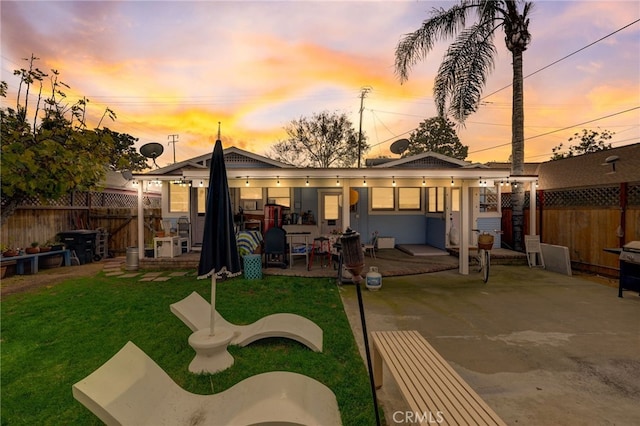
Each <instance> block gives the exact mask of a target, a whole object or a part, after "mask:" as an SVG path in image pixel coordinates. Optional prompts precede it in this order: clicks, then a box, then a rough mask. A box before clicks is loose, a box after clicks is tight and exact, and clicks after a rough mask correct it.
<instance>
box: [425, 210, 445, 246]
mask: <svg viewBox="0 0 640 426" xmlns="http://www.w3.org/2000/svg"><path fill="white" fill-rule="evenodd" d="M426 222H427V225H426V232H425V235H426V242H427V244H428V245H430V246H433V247H436V248H439V249H441V250H446V248H447V246H446V240H445V237H446V222H445V220H444V218H441V217H427V218H426Z"/></svg>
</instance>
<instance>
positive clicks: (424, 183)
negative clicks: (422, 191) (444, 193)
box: [422, 176, 427, 186]
mask: <svg viewBox="0 0 640 426" xmlns="http://www.w3.org/2000/svg"><path fill="white" fill-rule="evenodd" d="M426 185H427V181H426V180H425V179H424V176H422V186H426Z"/></svg>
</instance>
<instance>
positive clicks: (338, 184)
mask: <svg viewBox="0 0 640 426" xmlns="http://www.w3.org/2000/svg"><path fill="white" fill-rule="evenodd" d="M336 186H340V176H336Z"/></svg>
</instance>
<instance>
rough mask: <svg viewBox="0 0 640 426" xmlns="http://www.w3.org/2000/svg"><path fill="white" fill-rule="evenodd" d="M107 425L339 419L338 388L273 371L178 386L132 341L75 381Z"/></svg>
mask: <svg viewBox="0 0 640 426" xmlns="http://www.w3.org/2000/svg"><path fill="white" fill-rule="evenodd" d="M72 392H73V397H74V398H75V399H76V400H78V401H79V402H80V403H81V404H82V405H84V406H85V407H87V408H88V409H89V410H90V411H91V412H92V413H93V414H95V415H96V416H97V417H98V418H99V419H100V420H102V421H103V422H104V423H106V424H107V425H135V426H142V425H153V426H159V425H195V424H199V425H214V424H215V425H234V426H236V425H255V424H292V425H294V424H295V425H340V424H341V420H340V411H339V409H338V403H337V401H336V397H335V395H334V393H333V392H332V391H331V389H329V388H328V387H326V386H325V385H323V384H322V383H320V382H318V381H317V380H315V379H312V378H310V377H307V376H304V375H302V374H298V373H291V372H285V371H274V372H268V373H262V374H257V375H255V376H252V377H249V378H247V379H245V380H242V381H241V382H239V383H237V384H236V385H234V386H232V387H230V388H229V389H227V390H225V391H223V392H219V393H216V394H213V395H199V394H194V393H191V392H188V391H186V390H184V389H182V388H181V387H180V386H178V385H177V384H176V383H175V382H174V381H173V380H172V379H171V377H169V375H168V374H167V373H166V372H165V371H164V370H162V368H160V367H159V366H158V364H156V363H155V362H154V361H153V360H152V359H151V358H149V357H148V356H147V354H145V353H144V352H143V351H142V350H141V349H140V348H138V347H137V346H136V345H135V344H133V343H132V342H128V343H127V344H126V345H125V346H124V347H123V348H122V349H121V350H120V351H119V352H118V353H117V354H115V355H114V356H113V357H112V358H111V359H110V360H108V361H107V362H106V363H105V364H103V365H102V366H101V367H99V368H98V369H97V370H96V371H94V372H93V373H91V374H90V375H89V376H87V377H85V378H84V379H82V380H80V381H79V382H78V383H76V384H74V385H73V387H72Z"/></svg>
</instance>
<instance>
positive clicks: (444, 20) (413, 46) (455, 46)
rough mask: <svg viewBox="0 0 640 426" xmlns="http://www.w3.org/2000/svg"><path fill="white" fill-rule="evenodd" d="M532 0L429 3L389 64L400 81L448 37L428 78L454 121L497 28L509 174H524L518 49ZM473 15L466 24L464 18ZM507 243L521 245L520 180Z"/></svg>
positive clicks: (487, 63) (482, 71)
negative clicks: (507, 86) (505, 54)
mask: <svg viewBox="0 0 640 426" xmlns="http://www.w3.org/2000/svg"><path fill="white" fill-rule="evenodd" d="M532 6H533V3H531V2H527V1H522V0H460V2H459V3H457V4H456V5H454V6H452V7H451V8H450V9H448V10H445V9H442V8H440V9H437V8H435V9H433V10H432V14H431V17H430V18H429V19H427V20H425V21H424V22H423V23H422V26H421V27H420V28H419V29H418V30H416V31H415V32H413V33H409V34H405V35H404V36H403V37H402V39H401V40H400V42H399V43H398V46H397V47H396V60H395V69H396V72H397V73H398V74H399V76H400V81H401V82H404V81H406V80H407V79H408V78H409V70H410V69H411V67H412V66H413V65H414V64H415V63H416V62H418V61H420V60H423V59H425V57H426V56H427V53H429V51H431V50H432V49H433V45H434V43H435V42H436V41H439V40H441V39H448V38H454V39H455V40H454V41H453V43H452V44H451V45H450V46H449V48H448V49H447V51H446V53H445V55H444V58H443V60H442V63H441V64H440V68H439V69H438V74H437V75H436V79H435V84H434V88H433V91H434V98H435V101H436V107H437V109H438V114H439V115H440V116H442V117H445V116H451V117H453V119H454V120H455V121H457V122H458V123H459V124H460V125H463V124H464V121H465V119H466V118H467V117H468V116H469V115H471V114H472V113H474V112H475V111H476V110H477V109H478V106H479V103H480V99H481V96H482V90H483V89H484V86H485V83H486V79H487V76H488V74H489V72H490V71H491V70H492V69H493V64H494V58H495V56H496V53H497V50H496V47H495V44H494V38H495V36H496V33H497V32H498V29H499V28H502V30H503V31H504V35H505V43H506V46H507V49H508V50H509V51H510V52H511V54H512V62H513V105H512V114H511V121H512V123H511V174H512V175H514V176H518V175H523V174H524V97H523V91H524V89H523V76H522V54H523V52H524V51H525V50H526V49H527V46H528V44H529V42H530V41H531V34H530V33H529V29H528V27H529V18H528V16H529V12H530V11H531V8H532ZM468 18H475V21H474V22H473V24H471V25H468V23H467V19H468ZM511 202H512V207H513V220H512V227H513V245H514V249H516V250H519V251H522V250H523V244H522V241H523V223H524V222H523V219H524V215H523V209H524V185H518V186H517V188H512V193H511Z"/></svg>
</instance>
